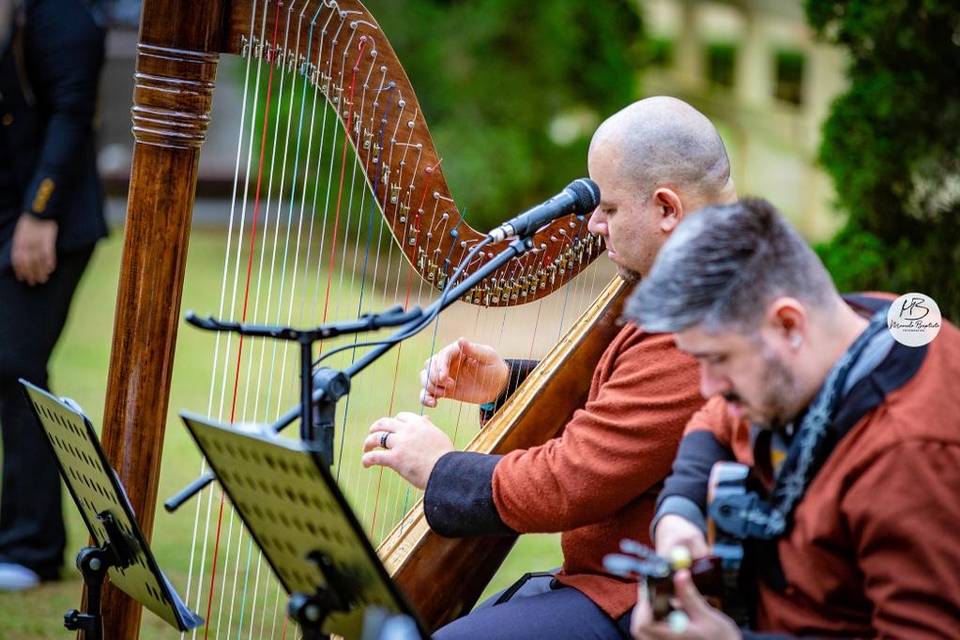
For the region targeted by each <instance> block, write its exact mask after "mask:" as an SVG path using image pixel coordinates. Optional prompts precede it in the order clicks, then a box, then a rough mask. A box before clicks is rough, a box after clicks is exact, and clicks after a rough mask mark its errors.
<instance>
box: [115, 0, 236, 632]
mask: <svg viewBox="0 0 960 640" xmlns="http://www.w3.org/2000/svg"><path fill="white" fill-rule="evenodd" d="M222 20H223V4H222V3H221V2H219V1H218V0H204V1H203V2H178V1H173V0H162V1H154V2H145V3H144V6H143V16H142V18H141V26H140V44H139V46H138V51H137V67H136V75H135V86H134V106H133V111H132V115H133V135H134V140H135V145H134V153H133V165H132V169H131V176H130V192H129V197H128V204H127V219H126V231H125V239H124V245H123V261H122V267H121V272H120V283H119V287H118V291H117V309H116V314H115V319H114V342H113V348H112V351H111V354H110V373H109V378H108V383H107V396H106V405H105V409H104V418H103V419H104V425H103V446H104V450H105V451H106V454H107V457H108V459H109V460H110V462H111V464H112V465H113V467H114V469H115V470H116V471H117V474H118V475H119V477H120V479H121V481H122V483H123V485H124V486H125V487H126V488H127V493H128V496H129V497H130V503H131V504H132V506H133V509H134V512H135V513H136V514H137V515H138V517H139V521H140V526H141V527H142V528H143V531H144V532H145V533H146V535H147V536H148V537H149V536H151V534H152V531H153V520H154V513H155V509H156V501H157V482H158V479H159V476H160V454H161V451H162V449H163V433H164V424H165V420H166V416H167V402H168V398H169V395H170V376H171V371H172V367H173V351H174V344H175V343H176V337H177V325H178V323H179V319H180V296H181V291H182V289H183V275H184V268H185V266H186V257H187V241H188V238H189V234H190V221H191V215H192V212H193V200H194V192H195V190H196V184H197V166H198V162H199V158H200V146H201V145H202V144H203V141H204V138H205V136H206V130H207V123H208V122H209V113H210V102H211V97H212V94H213V86H214V79H215V77H216V71H217V61H218V54H217V51H218V50H219V49H220V44H221V41H220V39H221V37H222V28H221V27H222ZM103 610H104V611H108V612H109V615H107V616H104V631H103V633H104V637H105V638H124V639H126V638H136V637H138V633H139V626H140V615H141V609H140V606H139V605H138V604H137V603H135V602H134V601H133V600H131V599H130V598H129V597H128V596H126V595H125V594H124V593H122V592H120V591H118V590H116V589H113V588H112V587H110V586H109V585H107V588H106V589H105V591H104V598H103Z"/></svg>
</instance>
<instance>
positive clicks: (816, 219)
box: [639, 0, 846, 239]
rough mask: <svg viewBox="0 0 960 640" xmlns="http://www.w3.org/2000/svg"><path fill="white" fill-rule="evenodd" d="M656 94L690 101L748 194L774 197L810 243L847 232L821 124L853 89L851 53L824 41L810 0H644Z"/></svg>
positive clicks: (649, 74) (648, 80)
mask: <svg viewBox="0 0 960 640" xmlns="http://www.w3.org/2000/svg"><path fill="white" fill-rule="evenodd" d="M639 4H640V10H641V11H642V14H643V17H644V21H645V25H646V30H647V34H648V37H649V38H650V40H651V42H652V52H651V55H652V57H653V61H652V62H653V64H652V65H651V66H650V67H648V68H647V69H646V70H645V71H644V74H643V77H642V82H641V86H642V87H643V91H644V93H645V94H647V95H658V94H669V95H675V96H677V97H681V98H683V99H685V100H687V101H689V102H690V103H691V104H693V105H695V106H696V107H697V108H699V109H701V110H702V111H703V112H704V113H706V114H707V115H708V116H709V117H710V118H711V119H712V120H713V121H714V122H716V123H717V126H718V127H719V129H720V132H721V134H722V135H723V138H724V140H725V141H726V143H727V147H728V150H729V152H730V156H731V161H732V163H733V172H734V180H735V181H736V183H737V188H738V192H739V193H740V195H758V196H764V197H766V198H768V199H769V200H771V201H772V202H773V203H774V204H776V205H777V207H778V208H780V209H781V210H782V211H783V212H784V213H785V214H786V215H788V216H789V217H790V219H791V220H792V221H793V222H794V224H796V225H797V227H798V228H799V229H800V230H801V231H802V232H803V233H804V235H806V236H807V237H808V238H810V239H823V238H826V237H829V236H830V235H832V233H833V232H834V231H835V230H836V229H837V227H838V225H839V223H840V218H839V217H838V216H837V215H836V214H835V213H834V210H833V207H832V204H831V202H832V200H833V187H832V183H831V181H830V178H829V176H827V175H826V174H825V173H824V172H823V171H822V170H820V169H818V168H817V167H816V164H815V160H816V154H817V148H818V146H819V144H820V127H821V124H822V122H823V120H824V118H825V117H826V115H827V114H828V113H829V109H830V103H831V101H832V100H833V98H834V97H835V96H837V95H838V94H839V93H841V92H842V91H843V90H844V89H845V88H846V79H845V76H844V69H845V66H846V59H845V57H844V55H843V52H842V51H841V50H840V49H838V48H836V47H833V46H830V45H827V44H825V43H822V42H818V41H816V40H815V38H814V34H813V32H812V30H811V29H810V28H809V27H808V26H807V22H806V18H805V16H804V13H803V6H802V1H801V0H725V1H722V0H718V1H710V2H708V1H705V0H703V1H701V0H639Z"/></svg>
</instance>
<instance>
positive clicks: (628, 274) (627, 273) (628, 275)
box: [617, 265, 641, 284]
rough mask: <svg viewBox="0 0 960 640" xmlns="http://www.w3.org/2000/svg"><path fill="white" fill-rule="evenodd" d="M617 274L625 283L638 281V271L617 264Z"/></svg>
mask: <svg viewBox="0 0 960 640" xmlns="http://www.w3.org/2000/svg"><path fill="white" fill-rule="evenodd" d="M617 274H618V275H619V276H620V277H621V278H623V279H624V280H625V281H626V282H627V284H636V283H638V282H640V277H641V276H640V273H639V272H638V271H633V270H632V269H627V268H626V267H623V266H620V265H617Z"/></svg>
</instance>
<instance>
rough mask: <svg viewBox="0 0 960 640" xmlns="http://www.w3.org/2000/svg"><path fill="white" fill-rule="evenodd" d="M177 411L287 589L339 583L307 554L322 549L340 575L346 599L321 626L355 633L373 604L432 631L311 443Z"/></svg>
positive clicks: (305, 590) (311, 589)
mask: <svg viewBox="0 0 960 640" xmlns="http://www.w3.org/2000/svg"><path fill="white" fill-rule="evenodd" d="M180 417H181V418H183V421H184V423H185V424H186V426H187V429H188V430H189V431H190V434H191V435H192V436H193V439H194V440H195V441H196V443H197V446H199V447H200V450H201V451H202V452H203V455H204V457H206V459H207V462H208V463H209V464H210V467H211V469H212V470H213V472H214V474H215V475H216V476H217V480H218V481H219V482H220V486H221V487H223V490H224V492H226V494H227V496H229V498H230V501H231V502H232V503H233V506H234V509H236V511H237V513H238V514H239V515H240V518H241V519H242V520H243V522H244V524H245V525H246V527H247V530H248V531H249V532H250V535H251V536H252V537H253V539H254V540H255V541H256V543H257V545H258V546H259V547H260V548H261V549H262V550H263V554H264V556H266V558H267V561H268V562H269V563H270V566H271V567H272V568H273V572H274V574H276V576H277V578H278V579H279V580H280V583H281V584H282V585H283V588H284V589H285V590H286V591H287V593H288V594H307V595H311V594H314V593H316V592H317V590H318V588H320V589H328V588H330V589H332V590H333V591H337V590H338V585H330V584H329V583H328V581H327V579H326V578H325V576H324V572H322V571H321V568H320V567H319V566H318V563H317V562H316V561H314V562H311V561H310V560H309V559H310V558H313V559H317V557H318V555H319V554H322V556H324V557H325V558H326V561H327V562H330V563H332V566H333V569H334V571H335V573H338V574H340V575H341V576H343V577H344V578H345V582H346V583H347V584H348V585H349V587H350V589H349V590H350V591H353V597H352V598H351V600H352V602H351V606H350V607H349V610H348V611H332V612H330V613H329V614H328V617H327V618H326V621H325V623H324V624H323V627H322V632H323V633H325V634H336V635H339V636H343V637H345V638H360V637H361V634H362V629H363V617H364V612H365V610H366V609H367V608H371V607H377V608H379V609H381V610H383V611H386V612H388V613H399V614H403V615H407V616H410V617H411V618H412V619H413V620H414V621H416V622H417V626H418V628H419V631H420V633H421V635H422V637H424V638H427V637H429V634H428V633H426V632H425V630H424V627H423V625H422V623H420V622H419V621H418V620H417V617H416V615H415V614H414V612H413V609H412V608H411V607H410V605H409V604H407V602H406V599H405V598H404V597H403V594H402V593H401V592H400V590H399V588H398V587H397V586H396V584H394V582H393V580H391V578H390V576H389V574H388V573H387V570H386V569H385V568H384V566H383V564H382V563H381V562H380V558H379V557H378V556H377V552H376V551H375V550H374V548H373V546H372V545H371V544H370V541H369V540H368V539H367V536H366V535H365V534H364V532H363V527H362V526H361V524H360V522H359V521H358V520H357V517H356V516H355V515H354V513H353V511H352V510H351V508H350V506H349V504H348V503H347V500H346V498H345V497H344V496H343V494H342V493H341V492H340V489H339V487H338V486H337V483H336V481H335V480H334V479H333V476H331V475H330V471H329V470H328V469H327V467H326V465H325V464H323V463H322V461H321V459H320V456H319V455H318V453H317V452H313V451H311V449H310V448H309V445H308V444H305V443H303V442H300V441H293V440H288V439H284V438H279V437H277V436H274V435H272V434H267V433H265V432H256V433H251V432H241V431H238V430H236V429H235V428H232V427H229V426H226V425H222V424H217V423H215V422H211V421H210V420H209V419H208V418H204V417H201V416H198V415H194V414H190V413H186V412H184V413H181V414H180ZM338 595H341V596H342V593H341V594H338Z"/></svg>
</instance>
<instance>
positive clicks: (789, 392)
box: [759, 348, 799, 431]
mask: <svg viewBox="0 0 960 640" xmlns="http://www.w3.org/2000/svg"><path fill="white" fill-rule="evenodd" d="M763 380H764V387H763V388H764V394H763V399H762V401H761V403H760V405H759V409H760V410H761V411H762V412H763V413H764V416H763V418H762V419H763V420H764V421H765V424H760V426H763V427H766V428H768V429H770V430H772V431H783V430H784V428H785V427H786V426H787V425H788V424H789V423H790V422H791V421H792V420H793V417H794V416H792V415H790V413H791V412H790V408H789V407H790V405H791V404H793V402H795V401H796V395H797V394H798V393H799V391H798V389H797V381H796V377H795V376H794V375H793V372H792V371H791V370H790V369H789V368H788V367H787V366H786V365H785V364H783V361H782V360H780V358H779V357H777V356H776V355H775V354H774V353H772V352H771V351H768V350H767V349H766V348H764V350H763ZM791 400H792V401H793V402H791Z"/></svg>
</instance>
